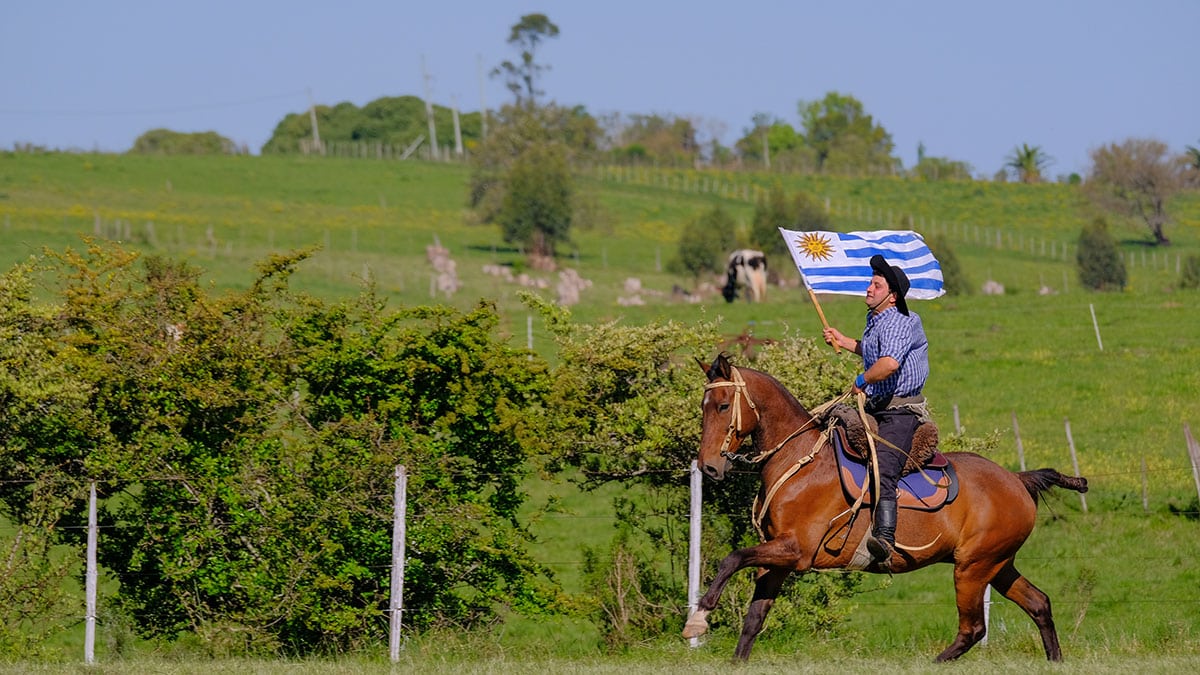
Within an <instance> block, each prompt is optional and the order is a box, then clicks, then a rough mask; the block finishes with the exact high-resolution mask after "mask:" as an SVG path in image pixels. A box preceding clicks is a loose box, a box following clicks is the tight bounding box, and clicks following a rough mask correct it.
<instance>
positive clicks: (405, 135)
mask: <svg viewBox="0 0 1200 675" xmlns="http://www.w3.org/2000/svg"><path fill="white" fill-rule="evenodd" d="M315 112H316V117H317V129H318V130H319V131H320V133H321V141H322V143H324V144H326V145H328V144H330V143H371V144H375V143H383V144H385V145H391V146H394V147H396V148H406V147H408V146H409V145H410V144H412V143H413V142H414V141H416V140H417V139H420V138H423V137H424V136H425V135H426V134H428V133H429V125H428V120H427V119H426V117H425V101H424V100H422V99H420V98H418V97H416V96H383V97H380V98H377V99H375V100H373V101H370V102H369V103H367V104H366V105H364V106H363V107H361V108H359V107H358V106H356V105H354V104H353V103H350V102H343V103H339V104H337V105H336V106H332V107H330V106H325V105H318V106H316V111H315ZM433 120H434V122H435V125H436V128H437V135H438V137H437V139H436V142H437V144H438V145H439V146H442V147H444V146H448V145H450V146H452V145H453V144H454V141H455V139H454V111H453V110H452V109H450V108H448V107H446V106H440V105H434V106H433ZM458 122H459V132H460V133H461V135H462V140H463V145H464V146H466V148H467V149H468V150H472V149H474V147H475V146H476V145H477V144H478V143H479V141H480V139H481V138H482V136H483V115H482V114H480V113H479V112H462V113H461V114H459V116H458ZM312 137H313V133H312V117H311V116H310V115H309V112H308V110H304V111H303V112H298V113H289V114H287V115H285V116H284V118H283V119H282V120H280V121H279V123H278V124H276V125H275V130H274V131H273V132H272V133H271V138H270V139H268V140H267V142H266V143H264V144H263V147H262V154H264V155H272V154H279V155H284V154H295V153H299V152H301V151H302V148H303V147H304V144H305V143H307V142H309V141H310V140H311V139H312ZM424 143H426V144H430V143H431V141H430V139H428V138H426V139H424Z"/></svg>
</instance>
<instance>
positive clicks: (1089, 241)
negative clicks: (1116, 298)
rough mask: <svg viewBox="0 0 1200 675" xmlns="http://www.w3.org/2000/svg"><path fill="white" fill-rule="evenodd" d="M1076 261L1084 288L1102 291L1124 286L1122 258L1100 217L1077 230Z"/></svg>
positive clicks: (1105, 223)
mask: <svg viewBox="0 0 1200 675" xmlns="http://www.w3.org/2000/svg"><path fill="white" fill-rule="evenodd" d="M1075 262H1076V264H1078V265H1079V282H1080V283H1081V284H1083V286H1084V287H1085V288H1091V289H1093V290H1097V291H1104V290H1113V289H1121V288H1124V287H1125V261H1124V260H1122V259H1121V252H1120V251H1119V250H1117V242H1116V241H1115V240H1114V239H1113V238H1112V235H1111V234H1109V232H1108V223H1107V222H1106V221H1105V220H1104V219H1103V218H1097V219H1095V220H1093V221H1092V222H1091V224H1089V225H1085V226H1084V228H1083V230H1082V231H1080V233H1079V250H1078V252H1077V253H1076V254H1075Z"/></svg>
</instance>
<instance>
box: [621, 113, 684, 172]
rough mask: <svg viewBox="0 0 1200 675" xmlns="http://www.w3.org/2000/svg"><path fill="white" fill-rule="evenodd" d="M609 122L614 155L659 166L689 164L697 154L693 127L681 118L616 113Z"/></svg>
mask: <svg viewBox="0 0 1200 675" xmlns="http://www.w3.org/2000/svg"><path fill="white" fill-rule="evenodd" d="M609 123H610V124H612V125H614V126H615V127H616V128H614V129H610V133H611V134H612V136H613V141H614V145H615V146H616V147H615V148H614V153H613V154H614V156H616V157H617V158H622V157H623V158H627V159H636V160H637V161H643V162H651V163H654V164H657V165H659V166H676V167H678V166H683V167H692V166H694V165H695V164H696V161H697V160H698V159H699V157H700V144H699V143H698V142H697V140H696V127H695V125H693V123H692V121H691V120H690V119H687V118H685V117H674V116H669V115H668V116H665V117H664V116H661V115H630V116H629V118H628V120H622V119H621V118H620V117H619V116H616V117H613V118H611V119H610V120H609Z"/></svg>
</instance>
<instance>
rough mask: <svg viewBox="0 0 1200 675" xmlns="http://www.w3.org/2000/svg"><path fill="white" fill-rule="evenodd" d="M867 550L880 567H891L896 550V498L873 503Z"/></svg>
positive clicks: (873, 561) (872, 560)
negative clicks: (872, 517)
mask: <svg viewBox="0 0 1200 675" xmlns="http://www.w3.org/2000/svg"><path fill="white" fill-rule="evenodd" d="M867 550H868V551H870V552H871V562H872V563H875V564H876V565H879V566H880V567H884V568H888V567H891V564H890V563H891V559H892V553H893V552H894V551H895V550H896V500H894V499H884V500H880V502H879V503H878V504H876V505H875V527H874V529H873V530H872V531H871V536H869V537H867Z"/></svg>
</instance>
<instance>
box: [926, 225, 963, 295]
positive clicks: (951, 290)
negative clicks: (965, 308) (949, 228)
mask: <svg viewBox="0 0 1200 675" xmlns="http://www.w3.org/2000/svg"><path fill="white" fill-rule="evenodd" d="M925 243H926V244H928V245H929V250H930V251H932V252H933V257H935V258H937V261H938V264H939V265H940V266H941V268H942V288H944V289H946V295H970V294H971V281H970V280H969V279H968V278H967V273H966V271H965V270H963V266H962V263H960V262H959V261H958V256H957V255H955V253H954V249H953V248H952V247H951V246H950V240H949V239H948V238H947V237H946V236H945V235H941V234H937V235H932V236H929V237H927V238H926V239H925Z"/></svg>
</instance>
